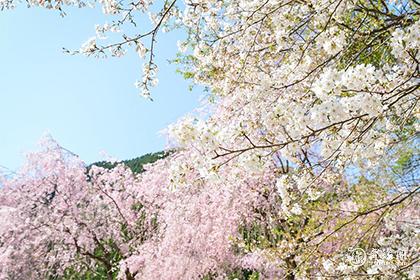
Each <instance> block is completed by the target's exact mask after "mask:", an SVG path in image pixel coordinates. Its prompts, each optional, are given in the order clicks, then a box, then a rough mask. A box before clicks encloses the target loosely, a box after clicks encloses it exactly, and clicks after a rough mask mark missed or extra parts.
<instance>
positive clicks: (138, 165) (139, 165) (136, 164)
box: [88, 150, 174, 173]
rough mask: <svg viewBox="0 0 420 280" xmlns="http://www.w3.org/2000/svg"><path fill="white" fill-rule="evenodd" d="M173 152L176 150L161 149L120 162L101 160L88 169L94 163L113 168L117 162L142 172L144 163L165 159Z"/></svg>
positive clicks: (136, 171)
mask: <svg viewBox="0 0 420 280" xmlns="http://www.w3.org/2000/svg"><path fill="white" fill-rule="evenodd" d="M173 152H174V150H167V151H160V152H156V153H148V154H145V155H142V156H139V157H136V158H133V159H128V160H123V161H118V162H109V161H99V162H95V163H92V164H91V165H89V166H88V169H90V167H92V166H93V165H95V166H98V167H103V168H108V169H111V168H113V167H115V166H116V165H117V164H120V163H123V164H125V165H126V166H127V167H129V168H130V169H131V171H133V173H141V172H143V171H144V165H146V164H148V163H153V162H155V161H157V160H159V159H163V158H165V157H167V156H169V155H170V154H172V153H173Z"/></svg>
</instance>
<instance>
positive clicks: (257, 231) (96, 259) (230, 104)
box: [0, 0, 420, 279]
mask: <svg viewBox="0 0 420 280" xmlns="http://www.w3.org/2000/svg"><path fill="white" fill-rule="evenodd" d="M0 3H1V5H2V8H12V7H13V6H14V5H15V4H16V2H14V1H11V0H6V1H2V2H0ZM27 4H28V5H30V6H42V7H45V8H49V9H56V10H59V11H60V12H61V13H63V14H64V12H65V6H66V5H75V6H80V7H84V6H89V5H90V3H87V2H83V1H27ZM98 4H99V5H100V6H101V7H102V9H103V12H104V13H105V14H106V15H109V16H110V19H112V21H111V22H110V23H105V24H102V25H98V26H97V27H96V35H95V37H93V38H91V39H89V40H88V41H87V42H86V43H85V44H83V45H82V47H81V48H80V49H79V50H76V51H68V52H69V53H72V54H84V55H88V56H97V57H103V56H108V55H112V56H122V55H124V54H125V53H126V52H127V51H128V49H129V48H130V47H131V48H133V49H134V50H135V51H136V52H138V54H139V56H140V57H142V58H144V59H145V64H144V67H143V76H142V78H141V79H140V81H138V82H136V83H135V85H136V87H138V88H140V89H141V94H142V95H143V96H145V97H146V98H149V99H150V98H151V92H150V89H151V87H153V86H154V85H155V84H156V83H157V74H158V73H157V69H158V67H157V65H156V63H155V61H154V57H155V55H156V54H155V52H154V49H155V45H156V44H157V43H159V41H158V35H159V36H160V31H170V30H172V29H183V30H185V32H186V34H187V39H186V40H184V41H180V42H179V43H178V48H179V54H178V56H177V57H176V58H175V59H174V62H176V63H178V64H179V68H180V72H182V73H183V75H184V77H186V78H187V79H191V82H192V83H193V84H197V85H201V86H203V87H205V88H206V89H207V90H208V92H209V98H208V104H206V105H205V108H204V109H205V114H203V115H198V114H191V115H188V116H186V117H184V118H182V119H180V120H179V121H178V122H176V123H174V124H173V125H170V126H169V127H168V137H169V139H170V141H171V143H172V145H174V146H175V147H176V152H174V153H173V154H171V155H170V156H168V157H167V158H165V159H162V160H159V161H158V162H156V163H155V164H153V165H150V166H148V167H147V168H146V172H144V173H142V174H139V175H134V174H132V173H131V172H130V171H129V170H128V169H127V168H125V167H124V166H122V165H119V166H117V167H115V168H113V169H111V170H105V169H101V168H97V167H96V168H95V167H94V168H92V169H91V170H90V171H89V172H88V171H87V169H86V167H85V166H84V165H83V163H81V162H80V160H79V159H77V157H75V156H74V155H71V154H68V152H65V151H63V149H61V148H60V147H59V146H57V144H56V143H52V144H51V143H49V144H47V145H46V152H45V155H44V156H40V155H36V156H34V157H31V158H30V159H29V165H28V167H26V168H24V169H23V170H22V171H21V172H20V173H19V174H18V175H17V176H12V179H10V178H9V179H4V180H3V181H4V182H2V185H3V188H2V189H1V196H0V204H1V205H2V208H1V209H2V211H1V212H0V213H1V215H2V217H3V216H4V217H5V218H4V219H3V218H2V221H3V220H4V224H5V225H7V228H8V230H2V231H1V232H0V234H1V243H0V245H1V251H0V253H1V257H0V263H1V264H2V270H1V273H2V274H0V275H1V277H3V278H5V279H8V278H10V279H22V278H25V279H40V278H41V279H44V278H45V279H48V277H56V278H64V279H66V277H67V278H70V279H74V278H71V277H79V278H80V277H85V278H87V276H86V275H88V274H89V273H90V274H89V275H94V274H95V273H96V274H97V275H103V277H107V278H108V279H113V278H115V277H118V278H119V279H313V278H317V277H318V278H319V279H360V278H362V279H416V278H417V277H419V273H420V272H419V271H418V259H419V248H418V246H419V225H418V221H419V211H418V208H419V207H418V203H419V199H418V193H419V188H418V182H419V180H418V169H417V165H416V163H417V159H418V148H417V144H418V138H417V135H418V132H417V131H418V127H419V126H418V119H417V116H418V111H419V108H418V100H419V86H420V83H419V59H420V58H419V56H420V54H419V45H420V36H419V30H420V25H419V21H418V18H419V16H420V14H419V13H420V12H419V10H418V8H419V3H418V2H417V1H414V0H412V1H404V0H401V1H400V0H396V1H387V0H385V1H370V0H357V1H352V0H329V1H328V0H325V1H324V0H314V1H294V0H292V1H287V0H286V1H285V0H264V1H251V0H250V1H245V0H240V1H230V0H223V1H222V0H207V1H202V0H191V1H190V0H185V1H177V0H173V1H162V2H158V1H156V2H155V1H143V0H140V1H137V2H130V3H125V2H117V1H113V0H106V1H99V3H98ZM145 14H148V16H149V18H150V26H146V27H145V26H142V27H140V26H139V27H136V21H137V19H138V16H139V15H145ZM133 26H134V27H135V28H133ZM144 28H145V29H144ZM133 30H134V31H133ZM112 32H116V33H119V34H121V41H111V39H108V38H107V37H108V36H107V34H108V33H112ZM111 37H112V38H115V36H111ZM5 227H6V226H5ZM86 273H88V274H86ZM74 275H76V276H74ZM83 275H84V276H83ZM89 277H90V276H89ZM98 277H102V276H98ZM99 279H102V278H99ZM105 279H106V278H105Z"/></svg>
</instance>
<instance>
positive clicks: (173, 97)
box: [0, 5, 199, 169]
mask: <svg viewBox="0 0 420 280" xmlns="http://www.w3.org/2000/svg"><path fill="white" fill-rule="evenodd" d="M104 22H105V21H104V19H103V17H102V15H101V12H100V11H99V10H98V9H94V10H92V9H81V10H77V9H74V10H71V11H69V13H68V16H66V17H64V18H61V17H60V16H59V15H58V13H57V12H54V11H47V10H42V9H27V8H26V7H24V5H22V6H21V7H18V8H17V9H15V10H12V11H0V129H1V130H0V165H3V166H6V167H8V168H11V169H16V168H17V167H18V166H19V165H20V164H21V163H22V161H23V159H24V157H23V155H24V154H25V153H26V152H28V151H31V150H33V149H36V145H37V142H38V140H39V139H40V138H41V136H42V135H44V134H45V133H46V132H49V133H50V134H51V135H52V136H53V137H54V138H55V139H56V140H57V141H58V142H59V143H60V144H61V145H62V146H63V147H65V148H67V149H69V150H71V151H73V152H74V153H76V154H78V155H80V157H81V158H82V159H83V160H85V161H86V162H88V163H89V162H93V161H97V160H100V159H102V157H101V154H100V152H101V151H106V152H107V153H108V154H109V155H112V156H115V157H116V158H119V159H129V158H133V157H136V156H139V155H142V154H144V153H147V152H153V151H158V150H161V149H163V148H164V146H165V143H166V140H165V138H164V137H163V136H160V135H159V131H161V130H162V129H164V128H165V127H166V126H167V125H168V124H170V123H171V122H173V121H175V120H176V119H177V118H179V117H181V116H182V115H184V114H185V113H187V112H190V111H192V110H193V109H194V108H195V107H196V106H197V105H198V99H199V98H198V97H199V94H198V93H197V92H193V93H191V92H189V91H188V82H187V81H184V80H183V78H182V77H181V76H180V75H178V74H176V73H175V69H176V66H174V65H170V64H169V63H168V62H167V61H166V60H167V59H169V58H173V57H174V55H175V53H176V51H177V50H176V41H177V40H178V39H180V38H179V37H180V36H182V34H181V33H168V34H160V37H159V38H158V39H159V42H158V45H157V56H158V59H157V62H158V65H159V66H160V73H159V81H160V84H159V86H158V87H157V88H155V89H154V90H153V98H154V102H150V101H147V100H145V99H143V98H142V97H140V96H139V94H138V91H137V89H136V88H135V87H134V82H135V80H136V79H138V78H139V76H140V73H141V65H142V63H143V62H142V61H141V60H140V59H139V57H138V55H137V54H135V53H134V51H132V52H130V53H129V54H128V55H127V56H125V57H123V58H109V59H95V58H87V57H84V56H70V55H66V54H63V52H62V47H66V48H69V49H77V48H78V47H79V46H80V45H81V44H82V43H83V42H84V41H86V40H87V39H88V38H90V37H91V36H93V35H94V32H95V31H94V26H95V24H97V23H104Z"/></svg>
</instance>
